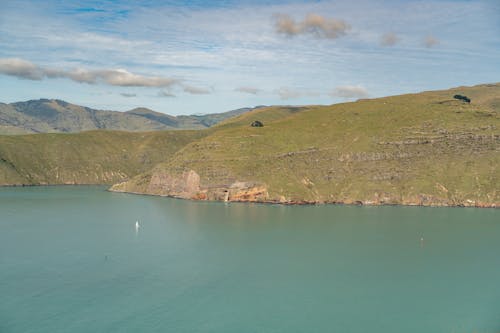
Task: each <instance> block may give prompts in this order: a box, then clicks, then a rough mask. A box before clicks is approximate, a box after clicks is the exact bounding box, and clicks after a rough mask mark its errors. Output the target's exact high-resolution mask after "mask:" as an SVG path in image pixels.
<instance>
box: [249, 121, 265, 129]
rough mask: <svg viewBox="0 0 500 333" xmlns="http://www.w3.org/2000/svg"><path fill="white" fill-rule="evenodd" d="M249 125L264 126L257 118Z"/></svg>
mask: <svg viewBox="0 0 500 333" xmlns="http://www.w3.org/2000/svg"><path fill="white" fill-rule="evenodd" d="M250 126H252V127H264V124H263V123H262V122H260V121H258V120H255V121H254V122H252V124H250Z"/></svg>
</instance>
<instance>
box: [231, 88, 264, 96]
mask: <svg viewBox="0 0 500 333" xmlns="http://www.w3.org/2000/svg"><path fill="white" fill-rule="evenodd" d="M234 91H237V92H240V93H244V94H251V95H257V94H258V93H260V92H261V90H260V89H259V88H254V87H238V88H236V89H234Z"/></svg>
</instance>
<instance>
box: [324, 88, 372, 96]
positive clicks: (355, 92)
mask: <svg viewBox="0 0 500 333" xmlns="http://www.w3.org/2000/svg"><path fill="white" fill-rule="evenodd" d="M330 96H332V97H341V98H345V99H352V98H366V97H368V96H369V93H368V90H366V88H364V87H362V86H349V85H348V86H339V87H337V88H335V90H334V91H332V92H331V93H330Z"/></svg>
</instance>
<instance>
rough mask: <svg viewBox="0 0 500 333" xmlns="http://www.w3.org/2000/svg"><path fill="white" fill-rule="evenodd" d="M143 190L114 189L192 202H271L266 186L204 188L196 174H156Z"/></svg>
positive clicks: (243, 184)
mask: <svg viewBox="0 0 500 333" xmlns="http://www.w3.org/2000/svg"><path fill="white" fill-rule="evenodd" d="M146 183H147V184H144V185H145V186H143V187H142V189H141V190H138V188H136V189H135V190H132V191H131V190H130V189H129V188H127V186H128V183H127V182H124V183H120V184H116V185H114V186H113V187H111V189H110V190H111V191H115V192H135V193H144V194H153V195H161V196H169V197H175V198H183V199H193V200H212V201H241V202H268V201H269V194H268V191H267V186H266V185H265V184H263V183H259V182H252V181H246V182H243V181H236V182H233V183H231V184H222V185H214V184H201V182H200V175H199V174H198V173H196V171H194V170H189V171H184V172H182V173H180V174H178V175H173V174H170V173H167V172H164V171H160V170H156V171H154V172H153V173H152V175H151V177H150V179H149V181H147V180H146Z"/></svg>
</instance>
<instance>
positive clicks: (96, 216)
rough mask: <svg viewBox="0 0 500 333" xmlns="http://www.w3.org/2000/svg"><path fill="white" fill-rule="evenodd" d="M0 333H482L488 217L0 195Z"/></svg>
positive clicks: (84, 191) (74, 191) (95, 190)
mask: <svg viewBox="0 0 500 333" xmlns="http://www.w3.org/2000/svg"><path fill="white" fill-rule="evenodd" d="M136 221H139V223H140V227H139V229H138V230H137V231H136V228H135V222H136ZM422 238H423V240H422ZM0 332H2V333H5V332H50V333H54V332H73V333H76V332H384V333H387V332H405V333H409V332H415V333H422V332H427V333H432V332H440V333H441V332H450V333H452V332H453V333H455V332H456V333H461V332H464V333H465V332H471V333H472V332H477V333H482V332H494V333H497V332H500V211H499V210H494V209H469V208H418V207H348V206H310V207H304V206H303V207H284V206H272V205H258V204H256V205H254V204H229V205H226V204H223V203H208V202H190V201H183V200H176V199H168V198H158V197H148V196H135V195H128V194H118V193H108V192H106V191H104V188H102V187H37V188H2V189H0Z"/></svg>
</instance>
